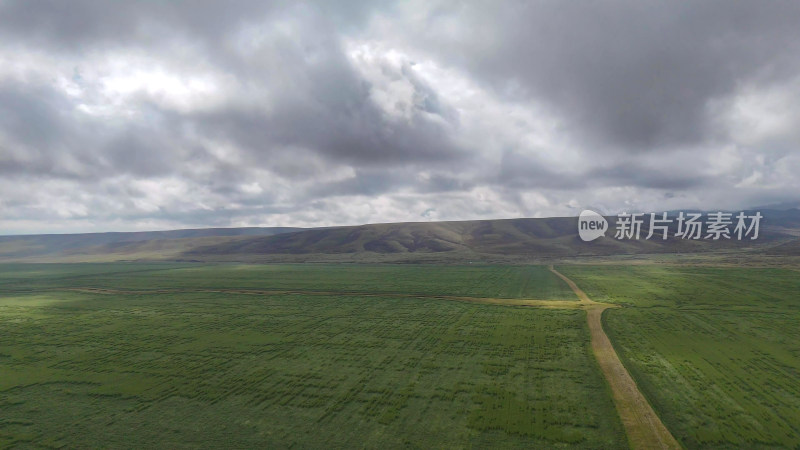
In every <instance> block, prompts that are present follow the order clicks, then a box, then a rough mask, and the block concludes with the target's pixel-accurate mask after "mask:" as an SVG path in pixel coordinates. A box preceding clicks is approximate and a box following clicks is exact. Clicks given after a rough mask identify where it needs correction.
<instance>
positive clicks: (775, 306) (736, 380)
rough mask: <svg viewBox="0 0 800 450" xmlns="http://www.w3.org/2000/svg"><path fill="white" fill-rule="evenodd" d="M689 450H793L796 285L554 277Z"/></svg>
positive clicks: (652, 274)
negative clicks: (594, 312) (588, 313)
mask: <svg viewBox="0 0 800 450" xmlns="http://www.w3.org/2000/svg"><path fill="white" fill-rule="evenodd" d="M560 269H561V270H562V272H564V273H565V274H566V275H567V276H569V277H571V278H572V279H573V280H574V281H575V282H576V283H578V284H579V285H580V286H581V287H582V288H583V289H584V291H586V292H587V294H589V296H591V297H592V298H593V299H595V300H598V301H606V302H615V303H620V304H622V305H624V306H625V307H624V308H619V309H614V310H608V311H606V313H605V316H604V319H605V320H604V322H605V323H604V328H605V329H606V332H607V333H608V335H609V336H610V338H611V339H612V341H613V342H614V345H615V347H616V348H617V351H618V353H619V355H620V357H621V358H622V360H623V362H624V363H625V365H626V367H627V368H628V370H629V371H630V372H631V374H632V376H633V377H634V378H635V379H636V381H637V384H639V387H640V389H641V390H642V391H643V392H644V394H645V395H646V396H647V397H648V399H649V400H650V402H651V403H652V404H653V406H654V408H655V409H656V411H657V412H658V413H659V414H660V415H661V417H662V419H663V420H664V422H665V424H666V425H667V427H668V428H669V429H670V430H671V431H672V432H673V434H674V435H675V437H676V438H677V439H678V440H679V441H681V443H682V444H684V445H685V446H686V447H688V448H776V447H777V448H796V447H798V446H800V384H798V382H797V380H798V378H800V326H798V323H800V298H798V292H800V277H798V276H797V272H796V271H791V270H783V269H745V268H709V267H703V268H699V267H691V268H690V267H663V266H662V267H659V266H602V267H600V266H597V267H591V266H588V267H586V266H572V267H563V268H560Z"/></svg>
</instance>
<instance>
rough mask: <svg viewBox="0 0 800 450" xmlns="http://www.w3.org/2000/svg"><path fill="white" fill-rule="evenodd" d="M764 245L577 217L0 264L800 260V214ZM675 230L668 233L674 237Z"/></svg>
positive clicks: (261, 238) (87, 250) (124, 247)
mask: <svg viewBox="0 0 800 450" xmlns="http://www.w3.org/2000/svg"><path fill="white" fill-rule="evenodd" d="M761 213H762V215H764V219H763V220H762V223H761V229H760V236H759V239H757V240H755V241H751V240H743V241H737V240H736V239H732V240H720V241H711V240H705V239H700V240H685V239H679V238H674V237H670V238H669V239H667V240H661V239H660V235H657V236H656V237H654V238H651V239H649V240H646V239H644V236H646V235H647V232H648V229H647V227H646V223H645V226H643V227H642V239H639V240H618V239H615V238H614V237H613V236H614V219H615V218H616V216H611V217H607V218H608V219H609V225H610V228H611V229H610V230H609V231H608V232H607V233H606V236H605V237H601V238H599V239H597V240H596V241H592V242H583V241H581V240H580V238H579V237H578V233H577V224H578V219H577V218H576V217H550V218H533V219H528V218H523V219H500V220H475V221H458V222H406V223H383V224H368V225H358V226H342V227H328V228H311V229H302V228H286V227H284V228H209V229H197V230H172V231H154V232H138V233H97V234H74V235H35V236H0V262H10V261H28V262H54V261H62V262H91V261H121V260H166V261H242V262H343V261H344V262H404V263H409V262H454V263H461V262H472V261H499V262H503V261H507V262H526V261H534V260H541V259H547V258H569V257H583V256H589V257H591V256H609V255H640V254H669V253H676V254H699V253H707V252H724V251H735V250H746V251H756V252H760V253H762V254H772V255H791V256H798V255H800V210H797V209H791V210H762V211H761ZM675 231H676V230H675V225H674V224H673V226H672V229H671V234H674V232H675Z"/></svg>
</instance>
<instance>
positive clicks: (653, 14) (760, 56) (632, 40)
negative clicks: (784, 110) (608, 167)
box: [410, 0, 800, 151]
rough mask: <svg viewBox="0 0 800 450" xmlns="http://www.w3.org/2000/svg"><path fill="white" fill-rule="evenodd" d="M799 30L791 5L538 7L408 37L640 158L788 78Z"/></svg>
mask: <svg viewBox="0 0 800 450" xmlns="http://www.w3.org/2000/svg"><path fill="white" fill-rule="evenodd" d="M453 15H456V16H457V18H458V19H459V21H458V28H457V30H458V31H457V32H453V31H452V30H451V29H450V28H447V27H446V22H448V21H452V20H453ZM798 23H800V3H798V2H784V1H778V2H759V1H727V0H725V1H722V0H720V1H704V2H673V1H644V2H642V1H611V2H595V1H566V2H565V1H560V0H548V1H536V2H513V3H503V4H489V3H485V4H480V3H473V4H465V5H464V6H463V7H462V8H458V9H457V12H454V11H444V12H442V14H439V15H432V16H430V17H429V19H428V20H427V21H425V22H423V23H422V24H420V25H419V26H420V29H414V30H412V31H413V33H410V34H411V35H412V36H419V37H418V38H417V39H419V40H418V42H419V43H420V46H422V47H423V48H426V49H438V50H439V52H438V53H437V55H438V56H439V57H441V58H446V59H448V60H450V61H454V62H456V63H457V64H459V65H462V66H463V67H466V68H468V70H469V71H470V73H471V74H473V75H476V76H479V77H481V78H482V79H484V80H486V81H487V82H489V83H491V84H492V85H494V87H495V88H496V89H497V91H498V92H500V93H505V95H507V96H510V97H519V96H527V97H528V98H533V99H537V100H543V101H546V102H548V103H549V105H550V106H552V107H553V108H554V109H556V110H557V111H559V112H560V113H561V114H562V115H563V116H564V117H565V119H566V121H567V123H568V124H569V126H570V127H571V128H572V130H573V131H574V132H576V133H589V134H590V135H589V136H588V137H587V141H586V142H587V144H589V145H591V144H592V143H593V141H592V140H593V139H600V141H599V142H596V141H595V142H594V143H602V144H606V145H610V146H615V147H622V148H625V149H632V150H636V151H641V150H650V149H653V148H663V147H669V146H674V145H683V144H692V143H696V142H698V141H702V140H704V139H707V138H709V137H711V136H712V135H713V134H714V130H713V127H712V124H711V123H710V120H709V119H710V117H709V116H710V113H712V111H710V109H711V108H712V107H713V105H712V103H713V102H714V101H715V100H719V99H722V98H725V97H726V96H728V95H731V94H733V93H734V91H735V90H736V89H737V88H739V87H741V85H742V84H746V83H756V84H762V83H764V84H769V83H772V82H776V81H781V80H786V79H790V78H793V77H796V76H797V73H798V64H800V59H798V58H797V55H798V52H799V51H800V27H798V26H797V24H798ZM443 30H447V31H446V32H445V31H443Z"/></svg>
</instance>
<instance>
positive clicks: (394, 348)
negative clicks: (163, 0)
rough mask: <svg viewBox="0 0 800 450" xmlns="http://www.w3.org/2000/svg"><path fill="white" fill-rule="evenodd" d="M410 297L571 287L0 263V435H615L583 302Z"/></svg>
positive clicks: (126, 440)
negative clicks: (567, 305) (552, 306)
mask: <svg viewBox="0 0 800 450" xmlns="http://www.w3.org/2000/svg"><path fill="white" fill-rule="evenodd" d="M85 287H93V288H107V289H116V290H120V291H122V290H129V291H131V292H129V293H119V292H117V293H114V294H96V293H95V294H93V293H87V292H77V291H74V290H72V289H75V288H85ZM203 289H207V290H209V291H203ZM213 289H217V290H223V289H229V290H231V291H230V292H211V291H210V290H213ZM236 289H263V290H275V291H276V293H265V294H259V295H253V294H237V293H235V292H234V290H236ZM280 290H285V291H292V293H287V292H283V293H279V292H277V291H280ZM337 292H338V293H337ZM402 293H410V294H414V296H409V297H408V298H403V297H402V296H399V295H398V294H402ZM381 294H384V295H385V297H382V296H381ZM426 294H427V295H431V296H437V295H464V296H472V297H507V298H539V299H568V300H575V297H574V295H573V294H572V293H571V291H570V290H569V287H567V286H566V285H565V284H564V283H562V282H561V281H560V280H558V279H557V278H556V277H555V276H553V275H552V274H550V273H549V272H548V271H547V269H546V268H543V267H492V266H484V267H431V266H426V267H419V266H310V265H306V266H296V265H281V266H240V265H237V266H229V265H216V266H211V265H187V264H149V265H145V264H110V265H109V264H107V265H6V266H0V365H2V374H1V375H0V411H2V418H0V446H7V445H19V446H23V447H24V446H52V447H58V446H67V447H98V446H125V447H145V446H152V445H153V443H158V444H160V446H163V447H170V448H173V447H185V446H189V447H196V446H215V445H216V446H223V445H224V446H226V447H236V446H239V447H253V446H270V447H288V446H301V447H331V446H338V447H362V446H366V447H379V446H380V447H390V448H392V447H419V448H430V447H468V446H473V447H487V446H503V447H526V448H530V447H536V448H551V447H553V448H555V447H563V446H576V447H580V448H620V447H625V445H626V444H625V442H626V441H625V436H624V434H623V432H622V428H621V425H620V423H619V419H618V418H617V415H616V412H615V411H614V406H613V404H612V402H611V399H610V396H609V393H608V389H607V387H606V385H605V383H604V381H603V379H602V375H601V374H600V373H599V371H598V368H597V365H596V363H595V361H594V360H593V358H592V357H591V354H590V350H589V333H588V330H587V328H586V326H585V321H586V317H585V313H584V312H583V311H580V310H545V309H534V308H524V307H507V306H494V305H482V304H475V303H466V302H448V301H441V300H438V299H435V298H427V299H426V298H424V295H426Z"/></svg>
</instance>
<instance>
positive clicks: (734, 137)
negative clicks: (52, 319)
mask: <svg viewBox="0 0 800 450" xmlns="http://www.w3.org/2000/svg"><path fill="white" fill-rule="evenodd" d="M798 23H800V2H791V1H774V2H762V1H749V2H742V1H730V0H724V1H717V0H709V1H703V2H675V1H663V2H653V1H638V0H637V1H582V0H575V1H568V2H565V1H561V0H553V1H529V2H519V1H506V2H489V1H485V2H479V1H474V2H457V1H435V0H434V1H429V0H426V1H402V2H358V1H340V2H334V1H320V2H305V3H304V2H296V1H287V2H283V1H274V2H264V1H239V0H234V1H226V2H219V1H211V0H199V1H188V0H184V1H181V0H175V1H171V2H168V1H163V2H156V1H124V2H123V1H110V0H109V1H95V0H73V1H69V2H64V1H60V0H38V1H25V0H22V1H13V0H0V234H19V233H64V232H96V231H136V230H160V229H174V228H201V227H239V226H298V227H315V226H331V225H352V224H362V223H374V222H403V221H438V220H472V219H497V218H515V217H547V216H577V215H578V214H579V213H580V211H581V210H582V209H584V208H589V209H594V210H597V211H600V212H603V213H605V214H617V213H620V212H631V211H665V210H679V209H706V210H718V209H727V210H738V209H743V208H748V207H754V206H761V205H770V204H784V205H785V204H789V205H792V204H795V205H796V204H800V203H798V201H800V176H798V173H800V151H798V147H799V146H800V126H798V125H800V56H798V55H800V27H798V26H797V24H798Z"/></svg>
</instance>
